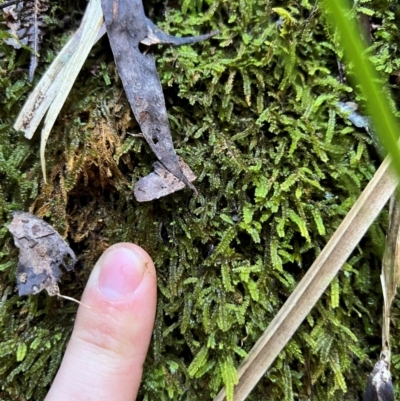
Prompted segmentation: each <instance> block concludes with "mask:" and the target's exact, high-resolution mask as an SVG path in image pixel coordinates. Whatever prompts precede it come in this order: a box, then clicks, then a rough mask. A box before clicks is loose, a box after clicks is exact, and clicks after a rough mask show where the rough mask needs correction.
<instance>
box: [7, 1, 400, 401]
mask: <svg viewBox="0 0 400 401" xmlns="http://www.w3.org/2000/svg"><path fill="white" fill-rule="evenodd" d="M359 3H360V4H359V7H360V8H361V6H362V8H363V9H362V11H363V12H364V13H365V14H370V15H371V16H372V18H373V23H374V24H375V25H377V27H375V28H374V32H373V33H372V35H373V38H374V39H373V43H372V54H373V55H374V62H375V64H376V66H377V68H378V69H379V70H381V71H382V72H383V73H384V74H385V76H386V78H387V81H388V82H389V84H390V85H391V87H392V89H393V91H394V97H395V99H396V101H398V100H399V89H398V88H399V86H398V85H399V82H398V76H399V74H400V72H399V70H400V50H399V49H398V46H397V44H398V43H399V40H400V38H399V36H400V35H399V32H398V29H397V26H398V23H399V21H400V16H398V15H397V9H396V8H395V7H391V6H393V5H396V4H392V2H390V1H388V0H363V1H360V2H359ZM146 4H147V5H146V7H147V8H148V14H149V15H150V16H151V17H152V18H153V20H154V21H155V22H157V23H158V25H159V26H162V27H163V28H164V30H166V31H167V32H169V33H174V34H176V33H179V34H181V35H191V34H198V33H200V32H201V33H204V32H208V31H210V30H214V29H220V30H221V31H222V33H221V35H219V36H218V37H216V38H213V39H211V40H209V41H207V42H203V43H200V44H196V45H193V46H190V47H188V46H184V47H181V48H167V49H160V50H157V51H156V53H157V54H156V58H157V65H158V70H159V74H160V77H161V80H162V83H163V87H164V93H165V97H166V101H167V108H168V112H169V116H170V124H171V129H172V133H173V138H174V144H175V147H176V149H177V152H178V153H179V154H180V155H181V156H182V157H183V158H184V160H185V161H186V162H187V163H188V164H189V165H190V166H191V168H192V169H193V170H194V171H195V173H196V174H197V176H198V179H197V181H196V186H197V188H198V190H199V193H200V195H199V196H198V197H195V196H194V194H193V193H192V192H191V191H190V190H188V189H186V190H184V191H182V192H179V193H176V194H173V195H171V196H169V197H167V198H164V199H161V200H158V201H154V202H151V203H145V204H139V203H137V202H136V201H135V199H134V197H133V193H132V185H133V184H134V183H135V182H136V181H137V179H138V178H139V177H141V176H143V175H146V174H147V173H149V172H150V171H151V165H152V162H153V161H154V160H155V159H154V156H153V155H152V153H151V151H150V149H149V147H148V146H147V144H146V143H145V142H144V141H143V140H142V139H141V138H138V137H131V136H129V135H128V133H137V132H138V127H137V124H136V122H135V120H134V118H133V115H132V112H131V111H130V109H129V105H128V103H127V101H126V99H125V95H124V92H123V89H122V85H121V82H120V80H119V78H118V75H117V71H116V68H115V64H114V62H113V58H112V54H111V51H110V48H109V45H108V42H107V38H103V39H102V40H101V41H100V42H99V43H98V44H97V45H96V46H95V47H94V49H93V51H92V53H91V55H90V57H89V59H88V60H87V63H86V64H85V66H84V69H83V70H82V72H81V74H80V75H79V77H78V80H77V82H76V84H75V86H74V88H73V90H72V92H71V94H70V96H69V98H68V101H67V103H66V105H65V106H64V108H63V110H62V113H61V115H60V116H59V118H58V121H57V123H56V126H55V127H54V129H53V131H52V134H51V136H50V139H49V142H48V145H47V150H46V160H47V172H48V177H49V183H48V184H47V185H45V184H44V183H43V178H42V174H41V170H40V162H39V151H38V138H36V137H35V139H34V140H32V141H28V140H26V139H24V138H23V135H21V134H20V133H17V132H15V131H13V129H12V128H11V127H12V124H13V122H14V120H15V118H16V116H17V114H18V112H19V110H20V109H21V107H22V105H23V102H24V100H25V99H26V97H27V95H28V94H29V92H30V91H31V90H32V88H33V86H34V85H35V83H36V82H37V80H38V79H39V77H40V76H41V74H42V73H43V72H44V71H45V69H46V66H47V65H48V64H49V63H50V62H51V60H52V59H53V58H54V56H55V54H56V53H57V51H58V50H59V49H60V48H61V46H62V45H63V43H65V41H66V38H67V37H68V35H69V34H70V32H71V31H73V30H74V29H76V26H77V24H78V23H79V19H80V16H81V12H80V11H79V10H80V9H81V10H82V11H83V10H84V8H85V2H84V1H81V2H78V0H59V1H58V2H56V4H55V2H53V3H51V8H50V11H49V18H48V21H47V22H48V28H47V36H46V37H45V41H44V44H43V49H42V56H41V61H40V67H39V69H38V71H37V73H36V80H35V82H33V84H29V83H28V82H27V72H26V69H27V63H28V61H29V52H28V51H26V50H18V51H16V50H14V49H12V48H10V47H9V46H7V45H5V44H4V43H2V42H1V43H0V53H1V56H0V57H1V59H0V91H1V92H0V93H1V95H0V107H1V114H0V134H1V136H0V179H1V181H0V211H1V214H0V216H1V220H2V223H3V224H6V223H7V222H9V221H10V212H11V211H13V210H25V211H31V212H33V213H35V214H37V215H39V216H41V217H45V218H46V220H47V221H48V222H49V223H51V224H52V225H53V226H54V227H55V228H56V229H57V230H59V232H60V233H61V234H62V235H63V236H64V237H65V238H66V239H67V240H68V242H69V244H70V245H71V247H72V248H73V249H74V250H75V251H76V253H77V255H78V256H79V264H78V266H77V268H76V271H75V272H74V273H71V274H64V275H63V277H62V283H61V290H62V293H63V294H65V295H69V296H74V297H77V298H79V297H80V294H81V292H82V290H83V288H84V286H85V282H86V280H87V278H88V275H89V274H90V270H91V268H92V266H93V264H94V262H95V261H96V259H97V258H98V257H99V256H100V255H101V253H102V252H103V251H104V249H106V247H107V246H109V245H111V244H113V243H115V242H120V241H132V242H135V243H138V244H140V245H141V246H143V247H144V248H145V249H146V250H147V251H148V252H149V254H150V255H152V257H153V258H154V261H155V264H156V267H157V271H158V285H159V293H158V295H159V300H158V309H157V320H156V324H155V328H154V336H153V341H152V345H151V349H150V352H149V355H148V359H147V362H146V368H145V372H144V378H143V385H142V389H141V392H140V399H144V400H210V399H212V397H213V396H215V395H216V393H217V392H218V391H219V389H220V388H221V386H222V385H223V383H225V384H227V386H228V389H229V392H230V393H231V391H232V386H233V383H234V382H235V379H236V374H235V367H237V366H238V365H239V364H240V362H241V360H242V359H243V358H244V357H245V355H246V352H248V351H249V350H250V349H251V347H252V345H253V344H254V343H255V341H256V340H257V339H258V337H259V336H260V335H261V333H262V332H263V330H264V329H265V328H266V327H267V325H268V323H269V322H270V321H271V320H272V318H273V317H274V315H275V314H276V313H277V311H278V310H279V308H280V307H281V306H282V304H283V303H284V301H285V300H286V299H287V297H288V296H289V294H290V293H291V292H292V291H293V289H294V288H295V286H296V283H297V282H298V281H299V280H300V279H301V278H302V276H303V275H304V274H305V272H306V271H307V269H308V268H309V266H310V265H311V263H312V262H313V260H314V259H315V257H316V256H317V255H318V253H319V252H320V250H321V249H322V248H323V246H324V244H325V243H326V242H327V240H328V239H329V237H330V235H331V234H332V233H333V232H334V230H335V229H336V227H337V226H338V225H339V224H340V222H341V220H342V219H343V217H344V216H345V215H346V213H347V211H348V210H349V209H350V207H351V205H352V204H353V203H354V201H355V199H356V198H357V197H358V195H359V194H360V192H361V190H362V189H363V188H364V187H365V185H366V183H367V182H368V181H369V180H370V178H371V177H372V175H373V173H374V171H375V169H376V167H377V165H378V164H379V158H378V155H377V152H376V151H375V149H374V147H373V146H372V145H371V143H372V141H371V139H370V138H369V137H368V135H367V134H366V133H365V132H364V131H363V130H358V129H357V128H355V127H354V126H352V125H351V123H350V122H349V121H347V119H346V116H345V115H343V114H342V113H341V112H340V111H339V110H338V108H337V106H336V104H337V102H338V101H339V100H354V99H356V95H355V94H354V92H353V89H352V88H351V86H350V84H349V82H348V81H342V82H341V81H340V78H341V71H340V69H339V68H338V65H339V64H338V62H339V61H340V57H341V51H340V49H339V48H338V47H337V45H336V42H335V38H334V35H333V34H332V32H331V31H329V30H328V29H327V27H326V24H325V21H324V19H323V17H322V15H321V12H320V10H319V8H318V7H317V5H316V4H314V1H311V0H302V1H279V0H275V1H269V0H267V1H265V0H248V1H243V0H233V1H229V2H228V1H223V0H196V1H194V0H183V1H169V2H156V1H153V2H147V3H146ZM65 16H68V18H66V17H65ZM2 29H5V28H2ZM367 34H368V35H369V33H368V32H367ZM346 72H347V73H348V76H349V75H351V71H350V70H347V71H346ZM352 73H356V72H355V71H353V72H352ZM357 101H359V102H361V101H360V99H357ZM361 103H362V102H361ZM384 231H385V216H382V217H381V219H380V221H379V222H377V223H375V224H374V225H373V226H372V227H371V229H370V230H369V232H368V235H367V236H366V237H365V239H364V240H363V241H362V242H361V244H360V245H359V246H358V247H357V250H356V251H355V252H354V254H353V255H352V257H351V258H350V260H349V261H348V262H347V263H346V264H345V266H344V267H343V269H342V270H341V272H340V273H339V275H338V276H337V278H336V279H335V280H334V281H333V283H332V285H331V286H330V288H329V289H328V290H327V292H326V294H325V295H324V296H323V298H322V299H321V300H320V302H319V303H318V304H317V306H316V307H315V308H314V309H313V311H312V313H311V314H310V315H309V316H308V318H307V320H306V321H305V322H304V323H303V324H302V326H301V327H300V329H299V330H298V331H297V333H296V334H295V336H294V337H293V338H292V340H291V341H290V342H289V344H288V345H287V346H286V348H285V349H284V351H283V352H282V353H281V354H280V356H279V357H278V359H277V360H276V362H275V363H274V365H273V367H272V368H271V369H270V371H269V372H268V374H267V375H266V376H265V377H264V378H263V379H262V380H261V381H260V383H259V384H258V386H257V387H256V389H255V390H254V391H253V393H252V395H251V396H250V397H249V399H250V400H252V399H254V400H256V399H269V400H355V399H360V397H361V394H362V393H363V390H364V388H365V383H366V378H367V375H368V374H369V372H370V371H371V369H372V366H373V363H374V361H375V359H376V358H377V357H378V356H379V352H380V330H381V326H380V322H381V310H382V307H381V305H382V296H381V291H380V281H379V273H380V257H381V254H382V251H383V247H384V235H385V234H384ZM0 238H1V243H2V247H1V253H0V257H1V264H0V382H1V388H0V399H1V400H5V401H9V400H10V401H11V400H12V401H14V400H41V399H43V398H44V395H45V393H46V391H47V388H48V386H49V384H50V383H51V381H52V379H53V377H54V374H55V372H56V371H57V368H58V366H59V363H60V360H61V358H62V354H63V352H64V349H65V345H66V342H67V341H68V338H69V336H70V333H71V329H72V326H73V322H74V317H75V312H76V305H74V304H72V303H68V302H64V301H62V300H59V299H56V298H50V297H48V296H46V295H45V294H40V295H39V296H31V297H28V298H21V299H20V298H19V297H18V295H17V293H16V285H15V268H16V263H17V250H16V249H15V248H14V246H13V244H12V240H11V237H10V235H9V234H8V232H7V230H6V228H5V226H3V227H2V228H1V229H0ZM394 315H395V319H394V328H393V354H394V358H393V366H392V374H393V376H394V379H395V387H396V389H397V391H399V388H400V385H399V382H400V381H399V380H398V379H397V377H399V373H400V357H399V356H398V351H399V350H398V344H399V343H400V341H399V340H400V333H399V329H398V323H397V321H396V316H397V317H398V313H397V312H396V310H395V312H394Z"/></svg>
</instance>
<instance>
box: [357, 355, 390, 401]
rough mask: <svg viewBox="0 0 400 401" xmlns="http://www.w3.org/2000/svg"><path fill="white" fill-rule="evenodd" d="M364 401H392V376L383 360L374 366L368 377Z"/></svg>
mask: <svg viewBox="0 0 400 401" xmlns="http://www.w3.org/2000/svg"><path fill="white" fill-rule="evenodd" d="M364 401H394V390H393V384H392V376H391V374H390V371H389V367H388V363H387V362H386V361H385V360H384V359H381V360H380V361H378V362H377V363H376V364H375V366H374V369H373V370H372V373H371V374H370V375H369V378H368V382H367V388H366V390H365V394H364Z"/></svg>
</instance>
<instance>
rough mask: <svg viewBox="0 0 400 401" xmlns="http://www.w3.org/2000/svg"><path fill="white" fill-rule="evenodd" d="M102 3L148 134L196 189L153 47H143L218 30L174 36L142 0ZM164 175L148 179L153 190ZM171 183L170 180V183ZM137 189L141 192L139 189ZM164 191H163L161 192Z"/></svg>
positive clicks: (179, 175)
mask: <svg viewBox="0 0 400 401" xmlns="http://www.w3.org/2000/svg"><path fill="white" fill-rule="evenodd" d="M101 5H102V9H103V14H104V19H105V23H106V28H107V34H108V37H109V40H110V44H111V49H112V51H113V54H114V59H115V63H116V65H117V69H118V73H119V75H120V77H121V80H122V84H123V86H124V89H125V93H126V96H127V98H128V100H129V103H130V105H131V107H132V110H133V113H134V114H135V117H136V120H137V121H138V123H139V125H140V128H141V131H142V133H143V136H144V138H145V139H146V141H147V142H148V144H149V145H150V148H151V150H152V151H153V153H154V154H155V155H156V157H157V158H158V160H159V161H160V162H161V163H162V164H163V166H164V167H165V168H166V169H167V170H168V171H169V172H170V173H171V174H172V175H173V176H175V177H176V178H177V179H179V180H180V181H182V182H183V183H185V184H186V185H187V186H188V187H190V188H191V189H192V190H194V191H196V188H195V187H194V186H193V184H191V182H190V180H189V179H188V177H187V176H186V175H185V173H184V172H183V171H182V168H181V166H180V164H179V162H178V158H177V155H176V152H175V149H174V145H173V143H172V136H171V131H170V128H169V123H168V116H167V110H166V107H165V100H164V94H163V91H162V87H161V83H160V79H159V77H158V74H157V69H156V64H155V61H154V57H153V55H152V52H151V47H147V48H143V47H146V45H147V46H150V45H153V44H165V43H168V44H173V45H180V44H187V43H194V42H197V41H199V40H202V39H205V38H208V37H210V36H211V35H213V34H216V33H217V32H214V33H212V34H209V35H203V36H199V37H192V38H173V37H172V36H169V35H167V34H165V33H163V32H162V31H160V30H159V29H158V28H157V27H156V26H155V25H154V24H153V23H152V22H151V21H150V20H149V19H147V18H146V16H145V14H144V9H143V4H142V0H102V2H101ZM160 177H162V175H158V177H155V178H154V176H152V178H149V180H150V181H146V183H147V182H150V184H146V185H149V188H150V187H151V190H150V191H153V182H155V181H154V180H155V179H156V181H157V182H160V180H161V179H162V178H160ZM138 184H139V183H138ZM141 184H142V183H140V184H139V187H141ZM168 185H169V184H168V183H167V187H168ZM156 186H158V184H157V185H156ZM167 192H168V191H167ZM171 192H175V190H172V191H171ZM171 192H168V193H171ZM135 193H138V191H136V189H135ZM161 193H162V191H161V192H159V194H161ZM153 195H154V194H153ZM160 196H163V195H160ZM150 197H151V196H150ZM157 197H159V196H157ZM153 199H155V198H154V197H153Z"/></svg>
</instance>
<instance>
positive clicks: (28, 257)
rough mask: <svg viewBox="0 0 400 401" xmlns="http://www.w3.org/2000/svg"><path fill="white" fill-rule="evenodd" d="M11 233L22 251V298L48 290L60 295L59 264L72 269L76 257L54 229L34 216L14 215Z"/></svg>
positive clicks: (19, 268)
mask: <svg viewBox="0 0 400 401" xmlns="http://www.w3.org/2000/svg"><path fill="white" fill-rule="evenodd" d="M8 230H9V231H10V233H11V234H12V235H13V237H14V243H15V245H16V246H17V247H18V248H19V250H20V251H19V259H18V268H17V286H18V293H19V295H20V296H22V295H29V294H37V293H38V292H40V291H42V290H43V289H45V290H46V291H47V292H48V294H49V295H60V292H59V288H58V284H57V283H58V281H59V279H60V276H61V274H62V272H61V269H60V267H59V266H60V265H63V266H64V268H65V269H66V270H72V269H73V267H74V265H75V263H76V257H75V254H74V252H73V251H72V249H71V248H70V247H69V246H68V244H67V243H66V242H65V241H64V239H63V238H62V237H61V236H60V234H58V232H57V231H56V230H54V228H53V227H52V226H51V225H50V224H48V223H46V222H45V221H44V220H42V219H40V218H39V217H37V216H34V215H33V214H30V213H26V212H14V213H13V220H12V222H11V223H10V224H9V225H8Z"/></svg>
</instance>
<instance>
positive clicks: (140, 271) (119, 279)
mask: <svg viewBox="0 0 400 401" xmlns="http://www.w3.org/2000/svg"><path fill="white" fill-rule="evenodd" d="M144 270H145V266H144V262H143V261H142V260H141V259H140V257H139V256H138V255H136V253H135V252H133V251H132V250H131V249H129V248H124V247H118V248H115V249H112V250H111V251H110V252H107V253H106V255H105V257H104V259H103V260H101V261H100V274H99V278H98V282H97V286H98V288H99V290H100V293H101V294H102V295H103V296H104V297H105V298H107V299H109V300H111V301H120V300H122V299H123V298H124V297H126V296H128V295H129V294H133V293H134V292H135V290H136V289H137V288H138V286H139V285H140V283H141V281H142V278H143V275H144Z"/></svg>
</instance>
